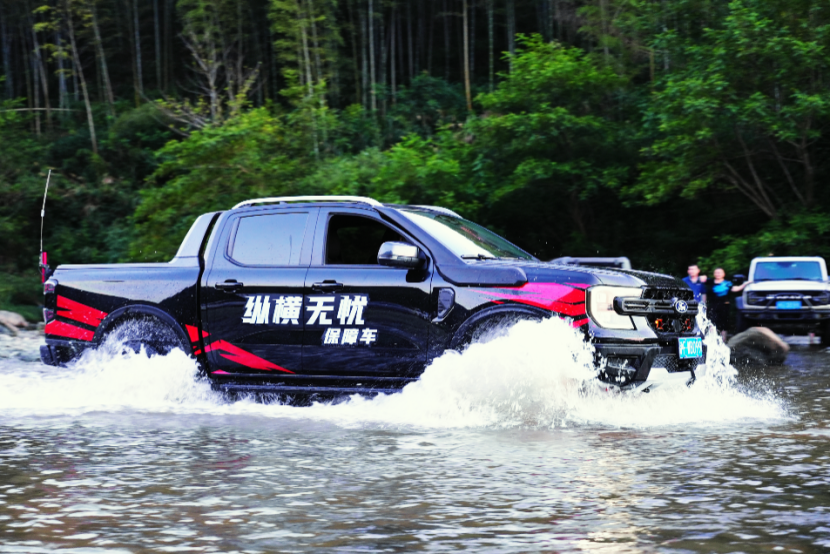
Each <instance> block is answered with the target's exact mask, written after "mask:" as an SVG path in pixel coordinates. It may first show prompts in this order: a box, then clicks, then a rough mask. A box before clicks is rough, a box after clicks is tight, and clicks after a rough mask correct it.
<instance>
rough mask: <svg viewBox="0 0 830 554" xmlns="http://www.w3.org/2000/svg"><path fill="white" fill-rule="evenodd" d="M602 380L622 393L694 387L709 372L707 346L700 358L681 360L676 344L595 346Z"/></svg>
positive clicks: (704, 347)
mask: <svg viewBox="0 0 830 554" xmlns="http://www.w3.org/2000/svg"><path fill="white" fill-rule="evenodd" d="M594 348H595V351H596V357H597V360H596V362H597V367H599V368H600V372H599V380H600V382H601V383H602V384H603V385H606V386H608V387H613V388H615V389H621V390H647V389H649V390H650V389H652V388H656V387H658V386H663V385H691V384H692V383H694V381H695V379H698V378H700V377H702V376H703V375H704V374H705V372H706V345H704V346H703V356H702V357H700V358H692V359H681V358H680V357H679V356H678V352H677V347H676V346H675V345H673V344H649V345H646V344H642V345H639V344H638V345H632V344H594Z"/></svg>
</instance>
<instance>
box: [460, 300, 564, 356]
mask: <svg viewBox="0 0 830 554" xmlns="http://www.w3.org/2000/svg"><path fill="white" fill-rule="evenodd" d="M556 315H557V314H555V313H552V312H549V311H547V310H543V309H542V308H536V307H534V306H524V305H520V304H508V305H499V306H491V307H488V308H484V309H483V310H481V311H478V312H476V313H475V314H473V315H472V316H470V317H469V318H468V319H467V321H465V322H464V323H462V324H461V326H460V327H459V328H458V329H457V330H456V331H455V333H454V334H453V337H452V340H451V341H450V348H451V349H456V350H457V349H458V348H460V347H462V346H464V345H465V344H466V342H467V341H468V340H469V339H470V338H471V337H472V335H473V333H474V332H475V331H476V330H477V329H480V328H482V327H484V326H486V325H487V324H490V323H497V322H500V321H503V320H505V319H508V318H515V319H516V320H520V319H532V320H536V321H541V320H543V319H546V318H549V317H554V316H556Z"/></svg>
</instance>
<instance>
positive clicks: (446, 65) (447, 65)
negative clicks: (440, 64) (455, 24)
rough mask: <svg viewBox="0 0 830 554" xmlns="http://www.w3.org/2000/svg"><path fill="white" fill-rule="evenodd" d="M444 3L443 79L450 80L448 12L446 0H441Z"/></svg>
mask: <svg viewBox="0 0 830 554" xmlns="http://www.w3.org/2000/svg"><path fill="white" fill-rule="evenodd" d="M443 2H444V4H443V7H444V13H443V14H442V15H443V16H444V17H443V19H444V79H445V80H446V81H448V82H449V80H450V14H449V9H448V7H447V0H443Z"/></svg>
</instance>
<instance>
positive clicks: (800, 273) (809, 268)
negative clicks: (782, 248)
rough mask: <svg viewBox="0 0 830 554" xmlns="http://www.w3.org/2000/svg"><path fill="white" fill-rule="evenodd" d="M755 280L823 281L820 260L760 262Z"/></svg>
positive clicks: (756, 268) (756, 269) (756, 267)
mask: <svg viewBox="0 0 830 554" xmlns="http://www.w3.org/2000/svg"><path fill="white" fill-rule="evenodd" d="M754 280H755V281H821V280H822V277H821V265H820V264H819V263H818V262H758V264H757V265H756V266H755V279H754Z"/></svg>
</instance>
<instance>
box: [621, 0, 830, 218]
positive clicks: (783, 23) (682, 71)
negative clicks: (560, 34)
mask: <svg viewBox="0 0 830 554" xmlns="http://www.w3.org/2000/svg"><path fill="white" fill-rule="evenodd" d="M659 40H661V41H663V42H665V43H666V44H668V45H670V47H671V48H670V50H671V51H672V52H676V53H677V60H678V62H677V63H678V67H676V68H675V69H673V70H672V71H671V72H669V73H667V74H665V75H664V76H663V77H662V78H661V79H660V81H659V83H658V86H657V87H656V89H655V91H654V93H653V95H652V97H651V99H650V102H649V105H648V108H647V110H646V113H645V128H646V131H647V132H649V133H652V134H653V136H654V137H655V140H654V142H653V143H652V144H650V145H649V146H647V147H646V148H645V149H644V150H643V154H644V157H645V160H644V162H643V164H642V175H641V177H640V179H639V180H638V181H637V183H636V184H635V185H634V186H632V187H630V188H629V189H628V190H629V192H631V193H633V194H635V195H637V196H639V197H641V198H643V199H644V200H645V201H646V202H649V203H657V202H661V201H663V200H665V199H667V198H670V197H673V196H675V195H677V194H679V195H681V196H682V197H691V196H694V195H695V194H698V193H699V192H701V191H704V190H706V189H710V188H715V187H721V188H726V189H728V190H734V191H737V192H738V193H740V194H741V195H742V196H743V197H744V198H745V199H746V200H747V201H749V202H751V203H752V204H753V205H754V206H755V207H756V208H757V209H758V210H760V211H761V212H762V213H763V214H765V215H766V216H767V217H769V218H771V219H776V218H778V217H779V215H780V214H781V211H782V210H785V209H809V208H812V207H814V206H815V203H816V201H817V194H818V191H817V186H816V183H817V181H818V179H819V176H823V175H826V173H827V170H828V164H827V162H826V161H825V160H826V159H827V157H826V155H825V154H824V153H825V152H826V149H827V146H828V145H827V141H826V139H825V134H824V129H825V128H826V127H827V125H828V123H830V81H828V69H829V68H830V50H828V47H830V43H828V40H830V6H828V5H827V4H826V3H823V2H813V1H811V0H800V1H797V2H792V1H787V2H784V1H767V0H763V1H762V0H736V1H733V2H730V3H729V4H728V13H727V14H726V15H725V17H723V18H722V19H721V20H720V21H717V22H713V24H712V26H711V27H709V28H706V29H705V30H704V31H703V35H702V37H700V39H699V40H698V39H696V38H695V37H694V36H688V35H686V36H684V35H682V34H680V33H678V32H674V31H668V32H666V33H664V35H663V36H661V37H659Z"/></svg>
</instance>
